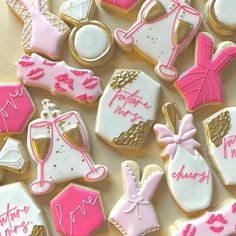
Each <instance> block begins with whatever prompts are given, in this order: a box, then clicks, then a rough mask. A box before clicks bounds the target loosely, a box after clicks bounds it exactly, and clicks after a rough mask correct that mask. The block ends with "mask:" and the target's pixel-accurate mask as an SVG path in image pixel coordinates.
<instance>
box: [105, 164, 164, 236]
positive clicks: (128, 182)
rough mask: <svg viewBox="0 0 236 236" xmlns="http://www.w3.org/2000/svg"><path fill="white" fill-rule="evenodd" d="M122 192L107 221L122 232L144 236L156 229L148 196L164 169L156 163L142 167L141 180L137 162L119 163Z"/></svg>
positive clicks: (151, 194) (153, 191)
mask: <svg viewBox="0 0 236 236" xmlns="http://www.w3.org/2000/svg"><path fill="white" fill-rule="evenodd" d="M121 172H122V177H123V186H124V195H123V196H122V198H121V199H120V200H119V201H118V202H117V203H116V205H115V206H114V207H113V209H112V210H111V213H110V215H109V218H108V220H109V221H110V222H111V223H112V224H114V226H116V227H117V228H118V229H119V230H120V231H121V233H122V234H123V235H127V236H134V235H146V234H148V233H150V232H154V231H157V230H159V222H158V219H157V216H156V213H155V210H154V207H153V206H152V203H151V199H152V198H153V195H154V194H155V191H156V188H157V187H158V185H159V184H160V182H161V179H162V176H163V172H162V169H161V168H160V167H159V166H158V165H148V166H146V167H145V168H144V171H143V175H142V178H141V180H140V175H141V174H140V167H139V166H138V164H137V163H136V162H133V161H125V162H123V163H122V164H121Z"/></svg>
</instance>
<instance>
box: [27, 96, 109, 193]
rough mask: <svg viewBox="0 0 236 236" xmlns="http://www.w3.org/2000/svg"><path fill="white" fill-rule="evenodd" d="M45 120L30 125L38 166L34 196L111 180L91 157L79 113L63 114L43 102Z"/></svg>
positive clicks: (30, 144)
mask: <svg viewBox="0 0 236 236" xmlns="http://www.w3.org/2000/svg"><path fill="white" fill-rule="evenodd" d="M42 104H43V110H42V112H41V117H40V118H39V119H36V120H34V121H32V122H31V123H30V124H29V128H28V136H27V146H28V150H29V153H30V155H31V157H32V159H33V160H34V161H35V162H36V163H37V164H38V168H37V179H36V180H35V181H34V182H33V183H31V185H30V187H29V188H30V191H31V193H33V194H36V195H40V194H45V193H48V192H50V191H52V190H53V188H54V187H55V184H58V183H62V182H66V181H69V180H72V179H76V178H80V177H83V178H84V180H85V181H87V182H95V181H100V180H102V179H104V178H105V177H106V176H107V172H108V171H107V168H106V167H105V166H103V165H95V164H94V163H93V161H92V159H91V157H90V154H89V149H90V140H89V137H88V131H87V128H86V126H85V123H84V121H83V120H82V118H81V116H80V114H79V112H76V111H71V112H67V113H64V114H62V112H61V110H59V109H58V108H57V106H56V105H55V104H53V103H51V102H50V101H49V100H48V99H46V100H44V101H43V102H42Z"/></svg>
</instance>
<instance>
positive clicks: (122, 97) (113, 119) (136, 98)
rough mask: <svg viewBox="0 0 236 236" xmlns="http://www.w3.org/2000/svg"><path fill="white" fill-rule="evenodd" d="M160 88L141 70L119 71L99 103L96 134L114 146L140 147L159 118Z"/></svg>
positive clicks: (113, 76) (125, 147) (124, 147)
mask: <svg viewBox="0 0 236 236" xmlns="http://www.w3.org/2000/svg"><path fill="white" fill-rule="evenodd" d="M160 88H161V87H160V85H159V84H158V83H157V82H156V81H154V80H153V79H152V78H150V77H149V76H148V75H146V74H145V73H144V72H142V71H139V70H130V69H123V70H120V69H119V70H116V71H115V72H114V74H113V75H112V78H111V80H110V81H109V83H108V85H107V87H106V88H105V90H104V93H103V95H102V97H101V99H100V102H99V106H98V112H97V118H96V127H95V132H96V134H97V135H99V137H101V138H102V139H104V140H105V141H106V142H107V143H109V144H110V145H111V146H113V147H115V148H123V149H139V148H141V146H142V145H143V143H144V141H145V140H146V138H147V136H148V134H149V131H150V130H151V129H152V126H153V124H154V121H155V119H156V114H157V108H158V103H159V95H160ZM108 124H110V125H111V128H110V129H108V127H107V125H108Z"/></svg>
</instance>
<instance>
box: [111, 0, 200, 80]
mask: <svg viewBox="0 0 236 236" xmlns="http://www.w3.org/2000/svg"><path fill="white" fill-rule="evenodd" d="M190 2H191V1H190V0H159V1H156V0H147V1H145V2H144V3H143V6H142V7H141V9H140V12H139V15H138V19H137V21H136V22H135V23H134V24H133V25H132V26H131V27H130V28H129V29H128V30H127V31H125V30H123V29H116V30H115V39H116V42H117V43H118V44H119V45H120V46H121V48H123V49H124V50H127V51H132V50H133V49H134V50H135V51H137V52H139V53H140V54H141V55H143V56H144V57H145V58H147V59H149V60H150V61H151V62H153V63H154V64H156V66H155V72H156V73H157V75H158V76H160V78H162V79H164V80H167V81H173V80H174V79H176V78H177V76H178V72H177V70H176V68H175V67H174V62H175V60H176V58H177V56H178V54H179V53H180V52H181V51H182V50H183V49H185V48H186V47H187V46H188V44H189V43H190V42H191V41H192V39H193V38H194V36H195V35H196V33H197V31H198V28H199V27H200V24H201V18H202V16H201V13H200V12H198V11H197V10H195V9H193V8H192V7H190V6H189V4H190Z"/></svg>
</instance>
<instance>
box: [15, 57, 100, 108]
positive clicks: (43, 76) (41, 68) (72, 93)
mask: <svg viewBox="0 0 236 236" xmlns="http://www.w3.org/2000/svg"><path fill="white" fill-rule="evenodd" d="M16 68H17V77H18V79H19V80H21V81H22V82H23V83H24V84H25V85H29V86H34V87H40V88H45V89H47V90H49V91H50V92H52V94H54V95H56V94H59V95H66V96H68V97H70V98H72V99H74V100H76V101H78V102H80V103H86V102H89V103H92V102H94V101H96V100H97V99H98V98H99V96H100V95H101V94H102V89H101V85H100V79H99V78H97V77H95V76H94V74H93V72H92V71H91V70H83V69H75V68H72V67H70V66H68V65H67V64H66V63H65V62H64V61H61V62H53V61H49V60H47V59H45V58H43V57H41V56H39V55H38V54H35V53H33V54H32V55H31V56H28V55H23V56H22V57H21V59H20V60H19V61H18V62H17V63H16Z"/></svg>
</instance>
